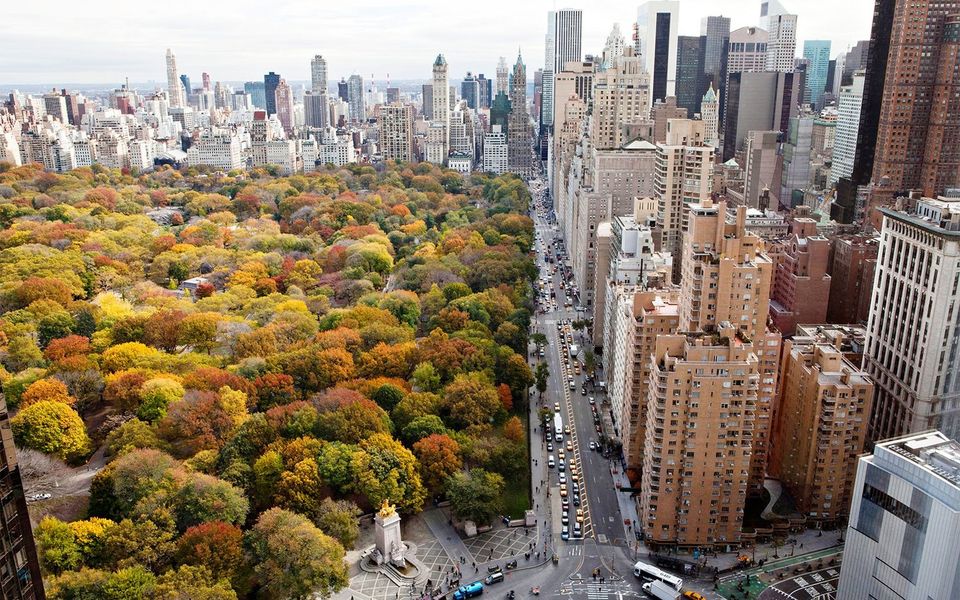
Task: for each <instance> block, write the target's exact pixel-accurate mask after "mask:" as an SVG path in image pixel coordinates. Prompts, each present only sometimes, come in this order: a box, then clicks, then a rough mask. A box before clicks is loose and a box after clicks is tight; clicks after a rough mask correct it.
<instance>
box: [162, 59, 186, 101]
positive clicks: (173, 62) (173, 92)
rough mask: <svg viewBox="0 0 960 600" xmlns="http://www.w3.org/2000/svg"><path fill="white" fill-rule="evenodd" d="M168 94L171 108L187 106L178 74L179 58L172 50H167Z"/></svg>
mask: <svg viewBox="0 0 960 600" xmlns="http://www.w3.org/2000/svg"><path fill="white" fill-rule="evenodd" d="M167 94H169V96H170V107H171V108H180V107H182V106H185V105H186V99H185V96H184V93H183V84H182V83H181V81H180V76H179V74H178V73H177V57H176V56H175V55H174V54H173V52H172V51H171V50H170V48H167Z"/></svg>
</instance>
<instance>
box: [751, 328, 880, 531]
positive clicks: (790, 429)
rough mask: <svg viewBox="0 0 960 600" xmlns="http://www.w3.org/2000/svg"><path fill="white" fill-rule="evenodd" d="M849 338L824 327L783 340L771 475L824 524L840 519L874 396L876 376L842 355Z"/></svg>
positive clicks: (801, 509) (807, 513)
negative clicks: (830, 333) (829, 332)
mask: <svg viewBox="0 0 960 600" xmlns="http://www.w3.org/2000/svg"><path fill="white" fill-rule="evenodd" d="M844 343H845V340H844V339H843V338H842V337H837V336H832V337H828V336H826V335H823V334H820V333H819V332H817V333H814V335H812V336H808V335H797V336H794V337H793V338H792V339H789V340H785V341H784V343H783V358H782V361H781V368H780V400H779V403H778V405H777V411H776V415H775V418H774V425H773V433H772V436H771V444H770V446H771V450H770V474H771V476H773V477H776V478H777V479H779V480H780V481H781V483H782V484H783V485H784V487H785V488H786V489H787V491H788V492H789V493H790V497H791V498H793V500H794V502H796V507H797V510H798V511H799V512H800V514H802V515H804V516H805V517H807V519H808V522H811V521H812V522H814V523H818V524H821V525H833V524H840V525H843V520H844V517H845V516H846V515H847V510H848V509H849V506H850V500H851V496H852V492H853V481H854V478H855V476H856V472H857V459H858V457H859V456H860V453H861V452H863V448H864V444H865V443H866V438H867V421H868V420H869V415H870V405H871V404H872V400H873V383H872V382H871V381H870V378H869V377H867V375H866V373H865V372H863V371H861V370H860V367H859V366H858V365H855V364H853V363H852V362H851V361H850V360H849V359H847V358H846V357H845V356H844V352H843V344H844ZM846 343H849V342H846ZM838 345H840V347H837V346H838Z"/></svg>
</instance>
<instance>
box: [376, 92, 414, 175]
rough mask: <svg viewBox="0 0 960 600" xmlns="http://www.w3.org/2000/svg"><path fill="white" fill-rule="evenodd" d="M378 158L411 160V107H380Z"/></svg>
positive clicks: (396, 105)
mask: <svg viewBox="0 0 960 600" xmlns="http://www.w3.org/2000/svg"><path fill="white" fill-rule="evenodd" d="M380 156H381V157H382V158H383V160H385V161H387V160H399V161H404V162H410V161H412V160H413V107H412V106H410V105H409V104H400V103H397V104H388V105H386V106H381V107H380Z"/></svg>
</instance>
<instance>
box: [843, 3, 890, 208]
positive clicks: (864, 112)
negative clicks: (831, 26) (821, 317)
mask: <svg viewBox="0 0 960 600" xmlns="http://www.w3.org/2000/svg"><path fill="white" fill-rule="evenodd" d="M895 7H896V0H876V4H875V5H874V10H873V25H872V27H871V28H870V41H869V43H868V46H867V52H866V55H867V56H866V64H865V75H864V80H863V100H862V102H861V106H860V128H859V130H858V132H857V142H856V145H855V148H856V151H855V154H854V157H853V169H852V170H851V174H850V176H849V177H841V178H840V179H839V181H838V182H837V193H836V197H835V198H834V201H833V204H832V205H831V206H830V217H831V218H832V219H834V220H836V221H838V222H840V223H852V222H853V220H854V219H855V218H856V216H857V204H858V198H857V197H858V195H859V190H860V186H863V185H866V184H867V183H869V181H870V177H871V175H872V173H873V163H874V154H875V153H876V152H875V151H876V145H877V129H878V127H879V124H880V109H881V105H882V103H883V94H884V82H885V81H886V76H887V58H888V56H889V49H890V33H891V31H892V29H893V21H894V9H895Z"/></svg>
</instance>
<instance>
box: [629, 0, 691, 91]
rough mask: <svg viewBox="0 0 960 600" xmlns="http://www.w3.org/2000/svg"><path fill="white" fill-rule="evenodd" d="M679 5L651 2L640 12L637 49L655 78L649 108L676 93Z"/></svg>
mask: <svg viewBox="0 0 960 600" xmlns="http://www.w3.org/2000/svg"><path fill="white" fill-rule="evenodd" d="M679 15H680V2H678V1H677V0H648V1H647V2H644V3H643V4H641V5H640V7H639V8H638V9H637V29H636V36H637V37H636V40H635V41H636V44H635V47H636V48H637V49H638V50H639V56H640V57H641V58H642V59H643V62H644V65H645V66H646V70H647V72H648V73H650V76H651V78H652V83H651V90H650V91H651V93H650V105H653V103H654V102H656V101H657V100H663V99H664V98H666V97H667V96H673V95H675V94H676V90H675V87H676V81H675V79H674V77H676V73H677V43H676V39H677V26H678V21H679Z"/></svg>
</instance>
